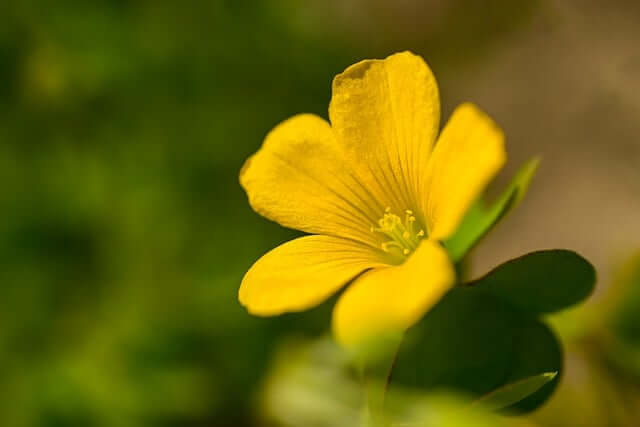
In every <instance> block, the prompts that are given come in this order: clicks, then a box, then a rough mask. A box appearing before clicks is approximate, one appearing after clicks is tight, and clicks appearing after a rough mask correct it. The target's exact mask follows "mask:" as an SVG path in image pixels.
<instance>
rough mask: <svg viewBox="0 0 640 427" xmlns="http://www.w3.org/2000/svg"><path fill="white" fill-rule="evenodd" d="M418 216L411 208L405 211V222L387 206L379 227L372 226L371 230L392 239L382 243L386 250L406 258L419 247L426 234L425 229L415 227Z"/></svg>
mask: <svg viewBox="0 0 640 427" xmlns="http://www.w3.org/2000/svg"><path fill="white" fill-rule="evenodd" d="M415 222H416V217H415V216H413V212H412V211H410V210H406V211H405V217H404V222H402V220H401V219H400V217H399V216H398V215H396V214H394V213H391V208H386V209H385V211H384V216H383V217H382V218H380V219H379V220H378V227H371V232H373V233H381V234H383V235H384V236H385V237H386V238H388V239H390V240H387V241H385V242H383V243H381V244H380V247H381V248H382V250H383V251H384V252H387V253H390V254H392V255H398V256H400V257H402V258H406V257H407V256H408V255H409V254H410V253H411V252H413V251H414V250H416V249H417V248H418V245H419V244H420V240H421V239H422V238H423V237H424V236H425V232H424V230H423V229H419V230H416V229H415Z"/></svg>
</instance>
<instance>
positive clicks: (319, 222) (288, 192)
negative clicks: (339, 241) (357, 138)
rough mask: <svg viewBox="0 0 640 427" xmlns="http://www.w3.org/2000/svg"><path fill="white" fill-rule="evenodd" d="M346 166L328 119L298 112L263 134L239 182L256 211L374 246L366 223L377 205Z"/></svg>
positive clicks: (283, 222) (371, 220)
mask: <svg viewBox="0 0 640 427" xmlns="http://www.w3.org/2000/svg"><path fill="white" fill-rule="evenodd" d="M350 171H351V168H350V165H349V164H348V163H347V162H346V160H345V156H344V150H343V148H342V147H340V146H339V145H338V143H337V142H336V140H335V138H334V136H333V132H332V130H331V127H330V126H329V123H327V121H325V120H323V119H322V118H320V117H317V116H314V115H311V114H301V115H298V116H294V117H292V118H290V119H289V120H286V121H284V122H283V123H281V124H279V125H278V126H276V127H275V128H274V129H273V130H272V131H271V132H270V133H269V134H268V135H267V137H266V138H265V141H264V144H263V145H262V148H260V150H258V152H257V153H255V154H254V155H253V156H251V157H250V158H249V159H248V160H247V161H246V163H245V165H244V166H243V168H242V171H241V172H240V183H241V185H242V186H243V187H244V189H245V190H246V192H247V195H248V196H249V202H250V204H251V206H252V207H253V209H254V210H255V211H256V212H258V213H259V214H261V215H263V216H265V217H267V218H269V219H271V220H273V221H276V222H278V223H279V224H281V225H283V226H285V227H289V228H294V229H298V230H301V231H305V232H308V233H313V234H328V235H333V236H338V237H346V238H350V239H354V240H358V241H361V242H365V243H369V244H371V245H373V246H375V247H378V246H379V242H378V241H377V240H376V237H375V236H374V235H373V233H371V231H370V227H371V226H372V225H373V224H375V223H376V221H377V219H378V218H379V216H380V215H379V211H380V210H381V209H382V208H380V207H378V206H375V205H374V204H373V203H374V202H373V198H372V197H371V196H370V194H369V192H368V190H367V189H366V187H364V186H362V185H361V183H360V181H358V179H357V178H356V177H355V176H354V175H353V174H351V172H350Z"/></svg>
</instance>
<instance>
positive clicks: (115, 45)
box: [0, 0, 640, 427]
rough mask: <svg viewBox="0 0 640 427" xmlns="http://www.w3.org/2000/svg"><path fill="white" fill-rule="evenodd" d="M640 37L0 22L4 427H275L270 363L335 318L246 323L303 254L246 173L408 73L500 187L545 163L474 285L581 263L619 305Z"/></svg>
mask: <svg viewBox="0 0 640 427" xmlns="http://www.w3.org/2000/svg"><path fill="white" fill-rule="evenodd" d="M639 23H640V7H639V6H638V3H637V2H631V1H629V2H624V1H614V2H609V3H607V6H606V7H605V6H603V4H602V3H601V2H596V1H594V0H591V1H584V2H579V3H575V4H572V5H570V4H567V3H566V2H560V1H558V2H553V1H543V0H539V1H521V2H512V1H509V0H491V1H487V2H475V1H471V0H469V1H465V0H449V1H447V0H430V1H411V0H402V1H391V0H389V1H384V0H375V1H373V0H372V1H366V0H327V1H323V2H304V1H296V0H255V1H232V0H227V1H222V0H209V1H198V0H188V1H183V2H172V1H161V0H156V1H135V2H130V1H125V0H113V1H107V0H98V1H93V2H80V1H75V0H57V1H47V0H41V1H29V0H27V1H11V0H9V1H8V2H2V3H0V181H1V182H2V183H3V184H2V191H0V209H1V211H2V213H3V221H2V222H0V263H1V268H0V278H1V281H2V285H1V288H0V306H1V307H2V309H1V310H0V319H1V321H0V396H2V399H0V424H2V425H3V426H9V427H13V426H16V427H21V426H43V427H45V426H46V427H49V426H51V427H58V426H60V427H62V426H65V427H66V426H86V427H91V426H125V427H126V426H216V427H218V426H220V427H224V426H234V427H236V426H238V427H242V426H253V425H261V421H260V419H259V418H260V417H259V414H257V413H256V410H255V409H254V408H255V402H256V399H257V398H258V395H259V390H260V384H261V381H262V380H263V378H264V375H265V369H266V368H267V366H268V364H269V361H270V359H271V358H272V355H273V352H274V350H275V348H276V346H277V343H278V342H280V341H281V340H282V339H283V338H284V337H286V336H290V335H303V336H315V335H319V334H321V333H323V332H324V331H325V330H326V328H327V327H328V319H329V314H330V305H327V304H325V305H324V306H322V307H320V308H319V309H317V310H314V311H312V312H310V313H304V314H300V315H288V316H283V317H280V318H275V319H259V318H253V317H250V316H249V315H247V314H246V312H245V311H244V309H242V308H241V307H240V306H239V304H238V303H237V301H236V294H237V289H238V286H239V283H240V280H241V278H242V275H243V273H244V272H245V271H246V269H247V268H248V267H249V266H250V265H251V263H252V262H253V261H255V260H256V259H257V258H258V257H259V256H260V255H261V254H263V253H264V252H265V251H266V250H268V249H270V248H272V247H274V246H276V245H277V244H279V243H280V242H282V241H284V240H287V239H289V238H290V237H291V236H293V235H295V234H294V232H292V231H289V230H285V229H282V228H280V227H278V226H277V225H275V224H273V223H270V222H268V221H266V220H264V219H262V218H260V217H259V216H258V215H256V214H255V213H253V212H252V211H251V210H250V208H249V206H248V203H247V202H246V198H245V195H244V193H243V191H242V189H241V188H240V186H239V184H238V182H237V175H238V171H239V170H240V167H241V165H242V163H243V161H244V159H245V158H246V157H247V156H249V155H250V154H251V153H253V152H254V151H255V150H256V149H257V148H258V147H259V145H260V144H261V142H262V138H263V137H264V135H265V134H266V132H267V131H268V130H270V129H271V128H272V127H273V126H274V125H275V124H276V123H278V122H279V121H281V120H283V119H285V118H287V117H289V116H291V115H293V114H296V113H298V112H313V113H317V114H320V115H322V116H325V117H326V110H327V105H328V102H329V99H330V82H331V79H332V78H333V76H334V75H335V74H337V73H339V72H341V71H342V70H343V69H344V68H345V67H346V66H348V65H350V64H352V63H354V62H357V61H359V60H361V59H364V58H374V57H384V56H386V55H388V54H390V53H392V52H395V51H400V50H406V49H410V50H413V51H415V52H416V53H418V54H420V55H422V56H424V57H425V58H426V60H427V61H428V62H429V63H430V65H431V66H432V68H433V69H434V71H435V73H436V77H437V78H438V79H439V82H440V85H441V97H442V99H443V111H444V117H443V121H444V119H445V118H446V117H447V116H448V114H449V112H450V111H451V110H452V108H453V107H454V106H455V105H456V104H458V103H459V102H461V101H464V100H472V101H474V102H476V103H477V104H479V105H480V106H481V107H482V108H484V109H486V110H487V111H489V113H490V114H491V115H492V116H493V117H494V119H495V120H496V121H497V122H498V123H500V124H501V125H502V126H503V127H504V129H505V131H506V133H507V136H508V150H509V153H510V163H509V166H508V168H507V171H506V173H505V177H508V176H509V175H510V173H511V172H512V171H514V170H515V169H516V168H517V167H518V166H519V165H520V164H521V163H522V162H523V161H524V160H525V159H527V158H529V157H531V156H533V155H537V154H541V155H542V156H543V164H542V167H541V169H540V171H539V174H538V178H537V179H536V180H535V182H534V185H533V188H532V190H531V193H530V200H527V201H526V202H525V203H524V204H523V206H522V207H521V208H520V209H519V210H518V211H517V212H516V213H515V214H514V215H513V216H511V217H510V218H509V219H508V220H507V221H506V222H505V224H503V225H501V227H500V228H499V229H498V230H497V231H496V233H494V235H493V236H491V237H490V238H489V239H488V240H487V241H486V242H485V243H484V244H483V245H482V246H481V247H480V248H479V249H478V250H477V255H478V256H477V263H476V264H475V266H476V269H477V270H478V271H483V270H485V269H486V268H488V267H490V266H492V265H494V264H496V263H497V262H499V261H503V260H505V259H507V258H510V257H514V256H517V255H520V254H522V253H523V252H525V251H527V250H532V249H539V248H547V247H569V248H572V249H576V250H578V251H580V252H581V253H582V254H583V255H585V256H586V257H587V258H589V259H591V260H592V261H593V262H594V263H595V264H596V267H597V268H598V269H599V270H600V271H601V275H600V277H601V282H600V287H601V289H606V288H607V284H608V283H609V281H610V278H611V276H612V274H611V273H610V271H612V267H611V266H612V265H614V264H615V262H616V261H617V260H620V259H624V258H625V257H626V255H627V254H628V253H630V251H631V250H632V249H634V248H635V247H637V246H638V245H640V222H638V221H637V218H638V215H637V214H638V212H639V211H640V197H638V194H640V188H639V187H640V179H639V178H640V176H639V175H640V172H639V171H640V168H639V167H638V165H639V164H640V144H639V143H638V137H637V135H638V134H640V124H639V122H638V120H637V117H638V114H640V79H639V78H638V75H640V52H639V51H638V49H637V46H636V44H637V43H636V40H637V39H638V37H640V25H638V24H639ZM501 180H502V179H501ZM501 180H499V182H500V181H501ZM599 292H600V291H599ZM602 292H604V291H602ZM602 292H600V293H602ZM598 299H599V298H598V294H596V298H595V301H596V302H595V303H593V304H597V301H598ZM638 305H640V303H639V304H638ZM631 312H633V310H631ZM592 316H595V314H594V315H592ZM571 319H574V320H566V321H565V325H567V324H569V325H570V326H575V324H572V323H571V322H574V323H575V322H578V321H576V320H575V318H571ZM580 322H581V321H580ZM560 323H561V322H560ZM638 354H640V353H638ZM612 387H614V389H615V388H616V387H617V386H616V385H614V386H612ZM632 387H635V386H632ZM565 408H566V406H565ZM620 419H623V418H620ZM542 422H544V420H543V421H542ZM559 425H563V424H559ZM564 425H566V424H564ZM609 425H624V424H623V421H620V422H619V423H618V424H609ZM629 425H631V424H629Z"/></svg>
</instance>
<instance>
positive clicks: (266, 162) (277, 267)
mask: <svg viewBox="0 0 640 427" xmlns="http://www.w3.org/2000/svg"><path fill="white" fill-rule="evenodd" d="M329 119H330V122H331V123H329V122H327V121H326V120H324V119H322V118H320V117H318V116H315V115H311V114H301V115H297V116H294V117H292V118H290V119H288V120H286V121H284V122H283V123H281V124H279V125H278V126H276V127H275V129H273V130H272V131H271V132H270V133H269V134H268V135H267V137H266V139H265V141H264V143H263V145H262V147H261V148H260V150H259V151H258V152H257V153H255V154H254V155H253V156H251V157H250V158H249V159H248V160H247V162H246V163H245V165H244V167H243V168H242V171H241V172H240V182H241V184H242V186H243V187H244V189H245V190H246V192H247V194H248V196H249V202H250V204H251V206H252V207H253V209H254V210H255V211H256V212H258V213H259V214H261V215H263V216H265V217H267V218H269V219H271V220H273V221H276V222H278V223H279V224H281V225H283V226H285V227H289V228H294V229H298V230H301V231H304V232H307V233H311V234H313V235H310V236H305V237H300V238H298V239H294V240H292V241H290V242H287V243H284V244H283V245H281V246H279V247H277V248H275V249H273V250H272V251H270V252H268V253H267V254H266V255H264V256H263V257H262V258H260V259H259V260H258V261H257V262H256V263H255V264H254V265H253V266H252V267H251V269H250V270H249V271H248V272H247V274H246V275H245V276H244V279H243V280H242V284H241V286H240V291H239V300H240V302H241V303H242V304H243V305H244V306H245V307H246V308H247V309H248V310H249V312H250V313H252V314H255V315H260V316H271V315H277V314H281V313H284V312H291V311H301V310H305V309H308V308H310V307H313V306H315V305H317V304H319V303H321V302H322V301H324V300H326V299H327V298H328V297H329V296H331V295H332V294H334V293H335V292H337V291H338V290H339V289H340V288H341V287H342V286H344V285H345V284H346V283H348V282H350V281H353V283H351V284H350V286H349V287H348V288H347V289H346V290H345V291H344V293H343V294H342V295H341V296H340V298H339V300H338V303H337V304H336V306H335V308H334V314H333V330H334V334H335V336H336V338H337V339H338V341H340V342H341V343H342V344H343V345H346V346H351V345H354V344H358V343H360V342H363V340H366V339H369V338H372V337H373V336H375V335H376V334H379V333H382V332H386V331H389V330H404V329H406V328H408V327H410V326H411V325H412V324H414V323H415V322H417V321H418V320H419V319H420V318H421V317H422V315H423V314H424V313H425V312H426V311H427V310H428V309H429V308H431V307H432V306H433V305H434V304H435V303H436V302H437V301H438V300H439V299H440V298H441V296H442V295H443V294H444V293H445V292H446V291H447V290H449V289H450V288H451V286H453V284H454V283H455V272H454V267H453V265H452V262H451V260H450V258H449V256H448V254H447V253H446V251H445V249H443V247H442V246H441V245H440V243H439V241H441V240H443V239H446V238H448V237H450V236H451V235H452V234H453V233H454V232H455V230H456V228H457V226H458V224H459V223H460V221H461V220H462V218H463V216H464V214H465V212H466V211H467V209H468V208H469V207H470V206H471V204H472V203H473V202H474V201H475V200H476V199H477V198H478V197H479V195H480V194H481V192H482V191H483V190H484V188H485V187H486V185H487V184H488V183H489V181H490V180H491V179H492V178H493V177H494V176H495V174H496V173H497V172H498V171H499V170H500V168H501V167H502V166H503V164H504V162H505V160H506V154H505V151H504V136H503V133H502V131H501V130H500V129H499V128H498V127H497V126H496V125H495V124H494V123H493V121H492V120H491V119H490V118H489V117H487V116H486V115H485V114H484V113H482V112H481V111H480V110H478V108H477V107H475V106H473V105H471V104H463V105H461V106H459V107H458V108H457V109H456V110H455V111H454V112H453V114H452V116H451V118H450V119H449V122H448V123H447V125H446V126H445V127H444V129H443V130H442V132H441V133H440V135H439V136H438V129H439V121H440V99H439V95H438V87H437V84H436V81H435V78H434V76H433V74H432V72H431V70H430V69H429V67H428V66H427V64H426V63H425V62H424V60H422V58H420V57H418V56H416V55H414V54H412V53H409V52H402V53H398V54H394V55H391V56H389V57H387V58H386V59H383V60H365V61H362V62H359V63H357V64H354V65H352V66H350V67H349V68H347V69H346V70H345V71H344V72H343V73H342V74H339V75H338V76H336V77H335V79H334V80H333V96H332V99H331V103H330V105H329ZM436 138H437V143H436ZM354 279H355V280H354Z"/></svg>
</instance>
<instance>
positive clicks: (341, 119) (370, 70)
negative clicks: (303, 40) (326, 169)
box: [329, 52, 440, 220]
mask: <svg viewBox="0 0 640 427" xmlns="http://www.w3.org/2000/svg"><path fill="white" fill-rule="evenodd" d="M329 117H330V120H331V125H332V127H333V130H334V133H335V135H336V138H337V139H338V140H339V141H340V143H341V144H343V146H344V147H345V150H346V153H347V156H348V160H349V162H350V165H352V167H353V168H356V169H357V171H358V174H359V175H360V177H361V179H362V180H363V181H364V182H365V183H366V186H367V188H369V189H370V190H371V192H372V193H373V194H374V195H375V197H376V199H377V200H378V201H379V202H380V204H382V205H383V206H390V207H392V208H393V210H394V211H398V212H404V210H405V209H416V208H420V207H421V205H417V203H416V202H417V201H418V200H420V198H419V195H418V190H419V189H420V187H421V185H420V181H421V179H422V178H421V173H422V172H423V171H424V169H425V167H426V162H427V160H428V157H429V153H430V151H431V148H432V146H433V142H434V141H435V137H436V134H437V131H438V126H439V120H440V100H439V96H438V86H437V84H436V81H435V78H434V76H433V73H432V72H431V70H430V69H429V67H428V66H427V64H426V63H425V62H424V60H423V59H422V58H420V57H419V56H416V55H414V54H412V53H410V52H402V53H398V54H395V55H391V56H389V57H387V58H386V59H384V60H366V61H362V62H359V63H357V64H354V65H352V66H350V67H349V68H347V69H346V70H345V71H344V72H343V73H342V74H339V75H338V76H336V77H335V79H334V81H333V96H332V99H331V104H330V106H329ZM420 219H421V220H422V218H420Z"/></svg>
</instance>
